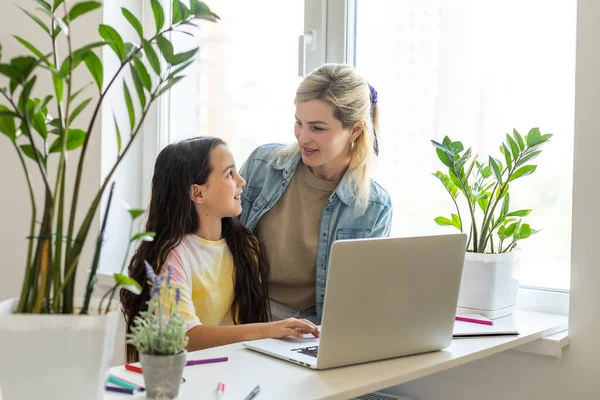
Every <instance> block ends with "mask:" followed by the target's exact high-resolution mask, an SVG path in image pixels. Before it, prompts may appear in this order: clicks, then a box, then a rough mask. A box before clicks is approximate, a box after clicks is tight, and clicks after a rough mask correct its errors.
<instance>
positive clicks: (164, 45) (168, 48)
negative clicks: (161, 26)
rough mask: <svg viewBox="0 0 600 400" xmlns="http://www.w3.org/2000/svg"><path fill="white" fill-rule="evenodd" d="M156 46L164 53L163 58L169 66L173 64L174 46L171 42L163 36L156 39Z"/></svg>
mask: <svg viewBox="0 0 600 400" xmlns="http://www.w3.org/2000/svg"><path fill="white" fill-rule="evenodd" d="M156 44H157V45H158V49H159V50H160V52H161V53H162V55H163V57H164V58H165V60H166V61H167V62H168V63H169V64H173V56H174V54H173V45H172V44H171V42H170V41H169V40H168V39H167V38H166V37H164V36H163V35H159V36H158V37H157V38H156Z"/></svg>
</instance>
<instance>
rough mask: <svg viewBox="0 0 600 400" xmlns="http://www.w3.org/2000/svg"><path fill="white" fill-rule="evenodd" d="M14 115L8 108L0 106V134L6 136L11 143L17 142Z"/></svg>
mask: <svg viewBox="0 0 600 400" xmlns="http://www.w3.org/2000/svg"><path fill="white" fill-rule="evenodd" d="M16 115H17V114H16V113H14V112H13V111H11V110H10V109H9V108H8V107H6V106H5V105H2V104H0V132H2V133H4V134H5V135H6V136H8V138H9V139H10V140H11V141H13V142H14V141H15V140H17V128H16V126H15V119H14V117H15V116H16Z"/></svg>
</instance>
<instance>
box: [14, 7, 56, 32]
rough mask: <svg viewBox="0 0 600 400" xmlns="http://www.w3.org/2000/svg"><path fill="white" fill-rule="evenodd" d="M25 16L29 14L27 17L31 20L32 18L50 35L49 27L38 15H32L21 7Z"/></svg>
mask: <svg viewBox="0 0 600 400" xmlns="http://www.w3.org/2000/svg"><path fill="white" fill-rule="evenodd" d="M19 8H20V9H21V10H22V11H23V12H24V13H25V14H27V16H28V17H29V18H31V19H32V20H33V21H34V22H35V23H36V24H38V25H39V26H40V27H41V28H42V29H43V30H44V31H45V32H46V33H47V34H48V35H50V28H48V26H47V25H46V24H45V23H43V22H42V20H41V19H39V18H38V17H37V16H36V15H34V14H32V13H30V12H29V11H27V10H26V9H24V8H23V7H19Z"/></svg>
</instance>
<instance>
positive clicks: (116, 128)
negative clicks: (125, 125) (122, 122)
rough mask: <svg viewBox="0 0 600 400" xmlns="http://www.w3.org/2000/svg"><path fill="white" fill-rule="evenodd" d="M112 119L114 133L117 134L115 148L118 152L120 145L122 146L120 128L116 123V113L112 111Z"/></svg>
mask: <svg viewBox="0 0 600 400" xmlns="http://www.w3.org/2000/svg"><path fill="white" fill-rule="evenodd" d="M113 119H114V120H115V130H116V134H117V149H118V151H119V154H120V153H121V146H122V142H121V130H120V129H119V124H118V123H117V117H116V115H115V114H114V113H113Z"/></svg>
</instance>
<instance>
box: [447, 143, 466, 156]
mask: <svg viewBox="0 0 600 400" xmlns="http://www.w3.org/2000/svg"><path fill="white" fill-rule="evenodd" d="M448 147H450V149H451V150H453V151H454V154H458V153H460V152H461V151H463V150H464V149H465V148H464V146H463V144H462V142H452V143H450V146H448Z"/></svg>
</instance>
